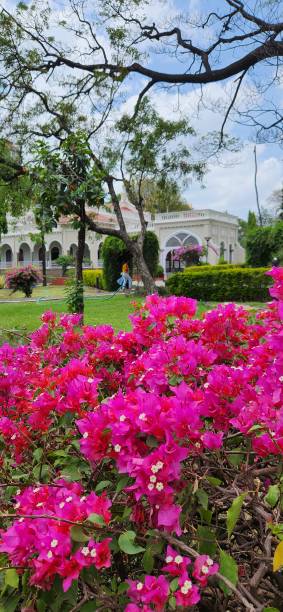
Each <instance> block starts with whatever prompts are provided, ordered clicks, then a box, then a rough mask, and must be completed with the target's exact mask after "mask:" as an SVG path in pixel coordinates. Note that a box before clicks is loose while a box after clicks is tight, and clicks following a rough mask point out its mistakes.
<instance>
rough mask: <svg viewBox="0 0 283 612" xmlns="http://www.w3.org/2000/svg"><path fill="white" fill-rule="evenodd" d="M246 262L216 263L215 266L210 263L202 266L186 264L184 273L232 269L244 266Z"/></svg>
mask: <svg viewBox="0 0 283 612" xmlns="http://www.w3.org/2000/svg"><path fill="white" fill-rule="evenodd" d="M246 267H247V264H245V263H243V264H216V265H215V266H213V265H211V264H203V265H202V266H188V267H187V268H185V270H184V273H185V274H187V272H188V273H189V274H190V273H191V272H205V271H207V270H211V271H213V270H216V271H219V270H233V269H235V268H237V269H238V268H246Z"/></svg>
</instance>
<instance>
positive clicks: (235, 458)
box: [228, 447, 245, 467]
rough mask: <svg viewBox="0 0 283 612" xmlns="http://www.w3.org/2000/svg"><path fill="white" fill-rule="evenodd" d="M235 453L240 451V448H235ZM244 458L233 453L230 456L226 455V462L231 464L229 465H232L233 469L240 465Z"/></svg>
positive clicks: (239, 454) (237, 453)
mask: <svg viewBox="0 0 283 612" xmlns="http://www.w3.org/2000/svg"><path fill="white" fill-rule="evenodd" d="M234 450H235V451H240V450H242V449H241V447H239V448H235V449H234ZM244 458H245V456H244V455H242V454H241V453H240V452H235V453H231V454H230V455H228V461H229V462H230V463H231V465H233V466H234V467H238V465H241V463H243V461H244Z"/></svg>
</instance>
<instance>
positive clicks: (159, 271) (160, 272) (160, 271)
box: [155, 264, 164, 278]
mask: <svg viewBox="0 0 283 612" xmlns="http://www.w3.org/2000/svg"><path fill="white" fill-rule="evenodd" d="M155 274H156V276H157V278H162V277H163V276H164V270H163V267H162V266H161V265H160V264H158V266H157V268H156V273H155Z"/></svg>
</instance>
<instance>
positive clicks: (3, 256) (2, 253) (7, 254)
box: [0, 244, 13, 268]
mask: <svg viewBox="0 0 283 612" xmlns="http://www.w3.org/2000/svg"><path fill="white" fill-rule="evenodd" d="M0 262H1V268H10V267H11V265H12V262H13V251H12V249H11V247H10V246H9V244H3V246H2V247H1V250H0Z"/></svg>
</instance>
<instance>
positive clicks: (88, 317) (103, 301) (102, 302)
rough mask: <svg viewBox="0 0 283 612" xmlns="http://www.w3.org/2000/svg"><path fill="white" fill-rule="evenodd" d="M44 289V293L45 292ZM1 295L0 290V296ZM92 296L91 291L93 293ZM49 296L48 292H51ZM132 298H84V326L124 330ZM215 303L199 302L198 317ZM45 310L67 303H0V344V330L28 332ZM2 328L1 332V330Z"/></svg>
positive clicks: (54, 291)
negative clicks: (106, 326) (103, 325)
mask: <svg viewBox="0 0 283 612" xmlns="http://www.w3.org/2000/svg"><path fill="white" fill-rule="evenodd" d="M47 289H48V290H50V289H51V291H52V295H54V296H55V295H56V296H60V295H62V287H51V288H47ZM46 291H47V290H46V289H45V295H46ZM37 292H39V293H40V296H42V288H39V289H37V290H36V291H35V292H34V296H35V297H39V295H36V293H37ZM90 294H91V290H90V291H89V288H87V295H90ZM2 295H3V293H2V291H1V292H0V299H3V298H1V296H2ZM93 295H94V293H93ZM50 297H51V295H50ZM132 301H135V302H137V303H139V304H141V303H142V301H143V298H141V297H136V296H134V295H133V296H130V297H129V296H125V295H115V296H114V297H112V298H111V299H109V297H108V296H106V295H103V294H99V297H96V298H95V299H93V298H92V299H87V298H86V300H85V324H86V325H100V324H110V325H112V326H113V327H114V329H115V330H116V331H118V330H120V329H123V330H129V329H131V323H130V321H129V314H131V312H133V307H132V305H131V303H132ZM215 306H216V304H212V303H199V306H198V311H197V316H200V315H201V313H202V312H204V311H206V310H209V309H211V308H214V307H215ZM255 306H256V308H260V307H262V306H263V304H257V305H255ZM46 310H53V311H55V312H67V308H66V304H65V302H64V301H63V300H59V301H53V302H52V301H50V302H38V303H36V302H26V303H24V302H23V303H14V304H12V303H8V302H7V303H2V304H0V343H1V341H3V339H4V338H5V336H6V334H4V332H3V329H5V330H18V331H19V332H22V333H23V334H27V333H29V332H31V331H33V330H34V329H37V328H38V327H39V326H40V316H41V315H42V313H43V312H45V311H46ZM1 330H2V332H1Z"/></svg>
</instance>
